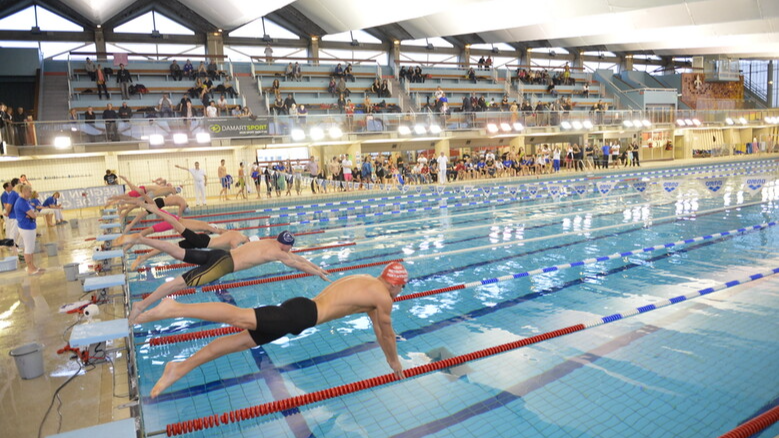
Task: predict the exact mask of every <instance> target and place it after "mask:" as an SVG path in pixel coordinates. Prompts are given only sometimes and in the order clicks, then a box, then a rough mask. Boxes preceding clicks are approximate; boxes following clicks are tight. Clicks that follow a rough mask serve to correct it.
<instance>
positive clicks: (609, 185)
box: [595, 181, 617, 196]
mask: <svg viewBox="0 0 779 438" xmlns="http://www.w3.org/2000/svg"><path fill="white" fill-rule="evenodd" d="M616 185H617V183H616V182H614V181H598V182H596V183H595V187H597V188H598V193H600V194H601V195H603V196H606V195H608V194H609V193H610V192H611V190H612V189H613V188H614V186H616Z"/></svg>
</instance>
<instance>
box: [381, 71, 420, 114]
mask: <svg viewBox="0 0 779 438" xmlns="http://www.w3.org/2000/svg"><path fill="white" fill-rule="evenodd" d="M388 82H389V84H390V88H391V89H392V94H393V95H394V96H395V97H397V98H398V106H399V107H400V111H402V112H404V113H407V112H415V111H416V110H417V108H415V106H414V103H413V102H412V101H411V96H409V95H408V93H406V89H405V88H404V87H403V85H401V83H400V81H399V80H398V78H396V77H390V78H388Z"/></svg>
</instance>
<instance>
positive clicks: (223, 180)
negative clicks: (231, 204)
mask: <svg viewBox="0 0 779 438" xmlns="http://www.w3.org/2000/svg"><path fill="white" fill-rule="evenodd" d="M219 163H220V164H219V167H218V168H217V169H216V174H217V176H218V177H219V183H220V184H221V185H222V191H221V192H219V200H220V201H221V200H222V195H224V200H225V201H229V200H230V198H229V195H230V184H231V183H232V178H229V175H228V174H227V166H225V160H221V161H220V162H219Z"/></svg>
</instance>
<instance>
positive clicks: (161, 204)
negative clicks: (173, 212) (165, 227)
mask: <svg viewBox="0 0 779 438" xmlns="http://www.w3.org/2000/svg"><path fill="white" fill-rule="evenodd" d="M154 204H156V205H157V208H162V207H164V206H165V198H154ZM146 212H147V213H149V214H154V213H152V212H150V211H149V210H146ZM179 214H181V213H179Z"/></svg>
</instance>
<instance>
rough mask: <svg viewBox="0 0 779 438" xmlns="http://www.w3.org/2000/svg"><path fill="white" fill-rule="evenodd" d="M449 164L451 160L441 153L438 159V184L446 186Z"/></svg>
mask: <svg viewBox="0 0 779 438" xmlns="http://www.w3.org/2000/svg"><path fill="white" fill-rule="evenodd" d="M448 163H449V158H448V157H447V156H446V155H445V154H444V153H443V152H441V155H440V156H439V157H438V184H446V165H447V164H448Z"/></svg>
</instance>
